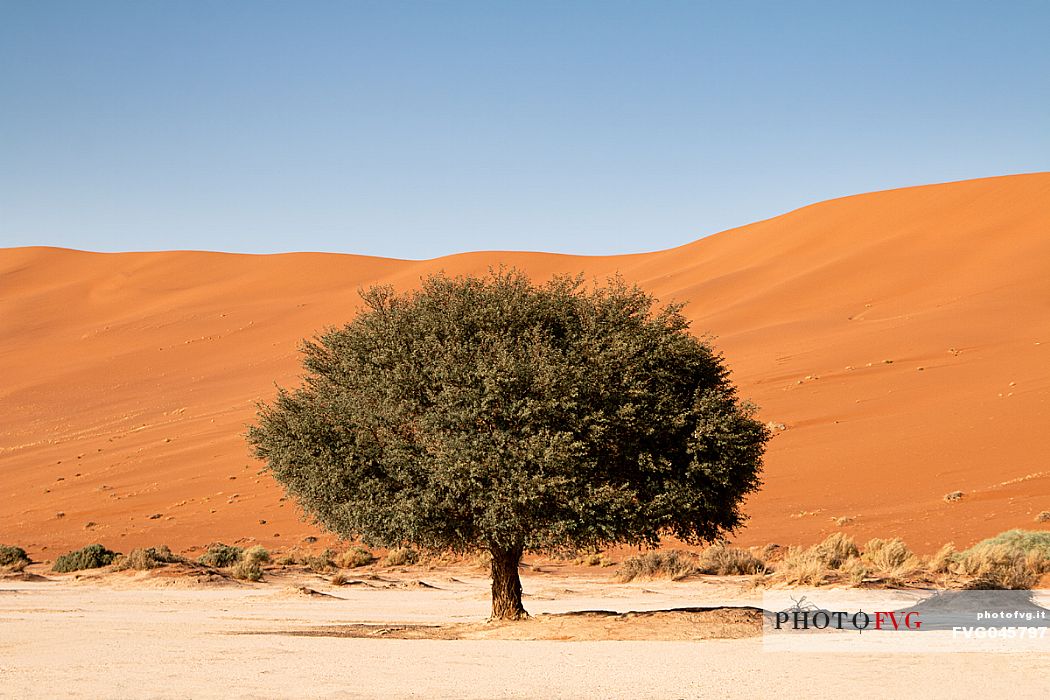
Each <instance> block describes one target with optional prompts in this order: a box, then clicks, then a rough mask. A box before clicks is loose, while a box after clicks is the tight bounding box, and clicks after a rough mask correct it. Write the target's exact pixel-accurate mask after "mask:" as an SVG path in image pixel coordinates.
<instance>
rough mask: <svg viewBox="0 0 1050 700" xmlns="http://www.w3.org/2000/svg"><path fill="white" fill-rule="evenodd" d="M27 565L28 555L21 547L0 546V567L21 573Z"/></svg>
mask: <svg viewBox="0 0 1050 700" xmlns="http://www.w3.org/2000/svg"><path fill="white" fill-rule="evenodd" d="M28 565H29V555H27V554H26V550H24V549H22V548H21V547H12V546H9V545H6V544H0V567H3V568H5V569H9V570H11V571H21V570H22V569H24V568H26V567H27V566H28Z"/></svg>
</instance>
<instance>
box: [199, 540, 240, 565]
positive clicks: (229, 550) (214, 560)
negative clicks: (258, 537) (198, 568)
mask: <svg viewBox="0 0 1050 700" xmlns="http://www.w3.org/2000/svg"><path fill="white" fill-rule="evenodd" d="M243 554H244V550H243V549H242V548H240V547H234V546H232V545H228V544H223V543H222V542H214V543H212V544H209V545H208V549H207V551H206V552H204V554H202V555H201V556H200V558H199V559H197V563H198V564H203V565H204V566H213V567H215V568H223V567H227V566H233V565H234V564H236V563H237V562H239V561H240V560H241V556H242V555H243Z"/></svg>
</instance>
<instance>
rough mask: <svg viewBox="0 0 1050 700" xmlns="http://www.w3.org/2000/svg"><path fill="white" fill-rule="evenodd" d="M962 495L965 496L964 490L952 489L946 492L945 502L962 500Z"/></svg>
mask: <svg viewBox="0 0 1050 700" xmlns="http://www.w3.org/2000/svg"><path fill="white" fill-rule="evenodd" d="M962 497H963V492H962V491H952V492H951V493H946V494H944V502H945V503H955V502H956V501H961V500H962Z"/></svg>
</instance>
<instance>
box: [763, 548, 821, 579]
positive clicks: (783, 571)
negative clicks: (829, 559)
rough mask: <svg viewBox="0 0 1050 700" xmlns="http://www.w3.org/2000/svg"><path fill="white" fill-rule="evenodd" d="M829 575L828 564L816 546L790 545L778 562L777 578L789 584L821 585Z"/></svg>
mask: <svg viewBox="0 0 1050 700" xmlns="http://www.w3.org/2000/svg"><path fill="white" fill-rule="evenodd" d="M826 576H827V564H826V562H825V560H824V558H823V557H822V555H821V554H818V553H817V551H816V547H812V548H810V549H802V548H801V547H789V548H788V551H787V554H785V555H784V558H783V559H782V560H781V561H780V563H779V564H777V567H776V573H775V579H776V580H777V581H780V582H782V583H786V584H788V585H789V586H819V585H820V584H822V583H824V580H825V578H826Z"/></svg>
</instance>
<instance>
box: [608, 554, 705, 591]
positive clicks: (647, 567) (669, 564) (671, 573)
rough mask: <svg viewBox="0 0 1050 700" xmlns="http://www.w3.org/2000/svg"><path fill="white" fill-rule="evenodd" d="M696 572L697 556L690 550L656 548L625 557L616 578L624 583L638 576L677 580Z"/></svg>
mask: <svg viewBox="0 0 1050 700" xmlns="http://www.w3.org/2000/svg"><path fill="white" fill-rule="evenodd" d="M696 572H697V566H696V558H695V557H694V556H693V555H692V554H690V553H689V552H683V551H680V550H676V549H675V550H671V551H668V552H662V551H659V550H656V551H652V552H645V553H644V554H639V555H637V556H634V557H628V558H627V559H625V560H624V561H623V563H622V564H620V568H619V569H617V570H616V578H617V579H619V580H620V581H621V582H624V583H626V582H627V581H633V580H634V579H636V578H669V579H671V580H674V581H677V580H679V579H683V578H685V577H686V576H690V575H692V574H695V573H696Z"/></svg>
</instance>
